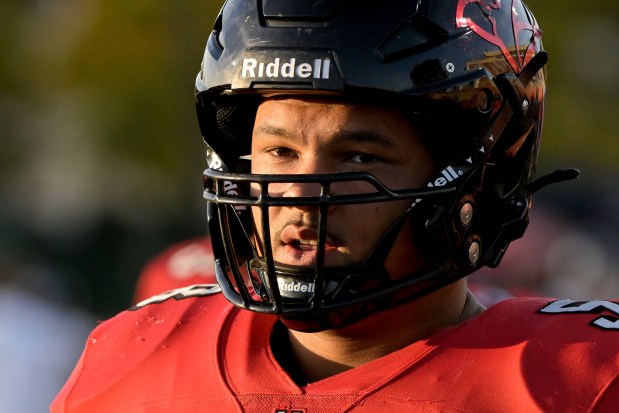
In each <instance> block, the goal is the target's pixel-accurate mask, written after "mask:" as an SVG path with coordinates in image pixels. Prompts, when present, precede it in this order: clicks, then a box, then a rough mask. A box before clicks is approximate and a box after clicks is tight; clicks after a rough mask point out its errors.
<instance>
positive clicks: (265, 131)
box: [254, 123, 397, 148]
mask: <svg viewBox="0 0 619 413" xmlns="http://www.w3.org/2000/svg"><path fill="white" fill-rule="evenodd" d="M254 133H257V134H260V135H270V136H277V137H281V138H286V139H290V140H293V141H294V140H295V134H293V133H290V132H289V131H288V130H287V129H286V128H282V127H279V126H276V125H272V124H269V123H264V124H262V125H259V126H258V127H257V128H256V131H255V132H254ZM335 137H336V138H337V141H338V142H344V143H345V142H347V141H350V142H355V143H373V144H377V145H381V146H385V147H390V148H395V147H397V143H396V142H395V140H394V139H393V138H392V137H390V136H387V135H385V134H383V133H380V132H377V131H374V130H371V129H360V130H354V129H351V130H341V131H339V132H337V133H336V134H335Z"/></svg>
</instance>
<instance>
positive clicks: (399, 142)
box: [251, 98, 434, 274]
mask: <svg viewBox="0 0 619 413" xmlns="http://www.w3.org/2000/svg"><path fill="white" fill-rule="evenodd" d="M251 159H252V173H255V174H330V173H337V172H353V171H355V172H356V171H363V172H369V173H371V174H372V175H374V176H375V177H376V178H378V179H379V180H380V181H381V182H382V183H383V184H385V185H386V186H388V187H389V188H391V189H403V188H417V187H421V186H422V185H424V183H425V182H427V181H428V179H429V178H430V177H431V175H432V173H433V171H434V163H433V161H432V158H431V156H430V154H429V152H428V150H427V149H426V147H425V146H424V145H423V144H422V143H421V140H420V138H419V136H418V135H417V133H416V131H415V129H414V128H413V126H412V124H411V123H410V122H409V121H408V120H407V119H406V118H405V117H404V116H403V115H401V114H400V113H399V112H397V111H395V110H391V109H386V108H384V107H378V106H374V105H366V104H353V103H349V102H346V103H342V102H336V101H331V100H318V99H312V100H308V99H293V98H281V99H276V98H272V99H267V100H266V101H264V102H263V103H262V104H261V105H260V106H259V108H258V112H257V115H256V120H255V125H254V130H253V137H252V153H251ZM319 190H320V188H319V186H318V185H317V184H308V183H304V184H301V183H284V184H271V185H270V186H269V192H270V193H271V195H275V196H283V197H300V196H318V195H319ZM368 192H375V189H373V188H372V187H370V186H369V184H367V183H363V182H346V183H338V184H335V185H334V186H332V193H336V194H352V193H368ZM409 204H410V201H398V202H382V203H372V204H358V205H337V206H331V207H330V209H329V211H328V212H329V215H328V225H327V230H328V231H327V245H326V254H325V257H326V258H325V265H326V266H327V267H333V266H349V265H355V264H359V263H361V262H362V261H363V259H364V258H366V257H367V255H368V254H369V253H370V251H371V249H372V247H373V246H374V245H375V244H376V243H377V242H378V241H379V240H380V238H381V237H382V236H383V235H384V233H385V232H386V230H387V229H388V228H389V227H390V226H391V225H392V224H393V223H394V222H395V221H396V220H397V219H398V218H399V217H400V216H401V215H402V214H403V213H404V211H405V210H406V209H407V207H408V206H409ZM254 219H256V222H260V212H259V211H257V210H256V211H254ZM317 221H318V210H317V208H316V207H277V208H270V209H269V222H270V226H271V243H272V249H273V257H274V260H275V261H276V262H278V263H281V264H286V265H295V266H312V265H313V263H314V261H315V259H316V254H317V252H316V241H317ZM258 232H259V236H261V237H262V234H260V230H258ZM412 244H413V241H412V234H410V233H408V231H403V232H402V233H400V236H399V238H398V240H397V242H396V245H395V247H394V249H393V250H392V253H391V255H390V256H389V260H390V261H391V264H390V265H388V266H387V269H388V270H390V273H392V274H393V272H392V271H396V272H397V271H398V270H400V268H398V267H401V266H406V267H407V268H401V270H402V271H406V272H409V271H411V269H414V268H411V265H413V266H414V265H415V263H414V261H415V254H414V253H413V254H412V255H411V246H412Z"/></svg>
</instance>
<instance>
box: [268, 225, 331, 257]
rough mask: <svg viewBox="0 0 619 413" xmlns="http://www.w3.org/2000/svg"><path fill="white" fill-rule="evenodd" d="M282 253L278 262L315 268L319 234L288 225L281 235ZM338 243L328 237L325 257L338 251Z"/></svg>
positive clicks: (306, 228) (310, 229)
mask: <svg viewBox="0 0 619 413" xmlns="http://www.w3.org/2000/svg"><path fill="white" fill-rule="evenodd" d="M280 241H281V244H280V245H282V246H283V248H281V250H280V251H281V253H280V254H277V255H278V256H277V257H276V261H279V262H281V263H282V264H288V265H298V266H303V267H310V266H313V265H314V264H315V262H316V257H317V255H318V232H317V231H316V230H315V229H313V228H309V227H296V226H293V225H288V226H287V227H286V228H284V231H283V232H282V235H281V240H280ZM337 248H338V243H337V242H335V241H334V240H333V239H332V238H331V237H329V236H327V240H326V243H325V255H328V253H329V252H333V251H335V250H337Z"/></svg>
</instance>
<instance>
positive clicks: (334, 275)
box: [52, 0, 619, 413]
mask: <svg viewBox="0 0 619 413" xmlns="http://www.w3.org/2000/svg"><path fill="white" fill-rule="evenodd" d="M541 35H542V32H541V30H540V28H539V27H538V24H537V22H536V21H535V19H534V17H533V15H532V14H531V11H530V10H529V9H528V8H527V7H525V6H524V5H523V4H522V3H521V1H520V0H508V1H491V0H427V1H420V0H406V1H403V0H399V1H388V0H387V1H380V2H374V1H353V0H323V1H289V0H268V1H267V0H264V1H259V0H229V1H228V2H227V3H226V4H225V5H224V7H223V9H222V11H221V13H220V15H219V16H218V18H217V20H216V22H215V26H214V28H213V31H212V33H211V35H210V37H209V39H208V43H207V46H206V51H205V54H204V60H203V62H202V67H201V71H200V73H199V75H198V77H197V79H196V107H197V113H198V120H199V123H200V127H201V130H202V134H203V136H204V139H205V142H206V149H207V161H208V168H207V169H206V171H205V173H204V187H205V192H204V196H205V198H206V200H207V201H208V217H209V223H210V235H211V240H212V247H213V255H214V267H215V274H216V277H217V284H201V285H195V286H191V287H186V288H182V289H179V290H175V291H170V292H167V293H164V294H161V295H158V296H155V297H153V298H150V299H147V300H144V301H142V302H140V303H139V304H137V305H136V306H134V307H133V308H131V309H130V310H128V311H126V312H123V313H121V314H119V315H118V316H116V317H114V318H112V319H111V320H108V321H106V322H104V323H102V324H101V325H100V326H99V327H98V328H97V329H95V330H94V331H93V332H92V334H91V336H90V337H89V340H88V342H87V345H86V349H85V351H84V353H83V355H82V357H81V359H80V361H79V364H78V366H77V367H76V369H75V371H74V373H73V374H72V376H71V377H70V379H69V381H68V382H67V383H66V385H65V387H64V388H63V389H62V391H61V393H60V394H59V395H58V397H57V398H56V400H55V401H54V403H53V405H52V411H54V412H73V411H76V412H77V411H82V412H109V411H123V412H124V411H127V412H129V411H148V412H178V411H182V412H205V411H214V412H268V413H274V412H278V413H279V412H287V413H291V412H305V413H313V412H344V411H346V412H419V411H445V412H497V411H501V412H536V411H540V412H541V411H544V412H570V411H572V412H583V411H587V412H592V411H597V412H611V411H616V409H617V406H619V321H618V317H619V303H618V302H614V301H587V302H576V301H572V300H557V299H541V298H530V299H522V298H519V299H513V300H506V301H502V302H500V303H498V304H496V305H494V306H492V307H490V308H488V309H485V308H484V307H483V306H482V305H480V304H479V303H478V301H477V300H476V299H475V297H474V296H473V295H472V294H471V293H470V292H469V291H468V289H467V285H466V278H465V277H466V276H467V275H468V274H470V273H472V272H474V271H476V270H477V269H479V268H480V267H482V266H491V267H493V266H497V265H498V264H499V262H500V260H501V257H502V256H503V254H504V253H505V250H506V249H507V247H508V245H509V244H510V242H511V241H513V240H515V239H517V238H519V237H521V236H522V235H523V233H524V231H525V228H526V226H527V223H528V216H529V212H530V209H531V198H532V195H533V194H534V193H535V192H536V191H538V190H539V189H541V188H542V187H544V186H546V185H548V184H550V183H554V182H558V181H562V180H566V179H571V178H573V177H575V175H577V172H576V171H573V170H561V171H556V172H554V173H551V174H549V175H547V176H543V177H538V178H535V165H536V159H537V153H538V148H539V144H540V135H541V127H542V113H543V107H544V95H545V69H544V66H545V64H546V59H547V55H546V53H545V52H544V50H543V48H542V43H541Z"/></svg>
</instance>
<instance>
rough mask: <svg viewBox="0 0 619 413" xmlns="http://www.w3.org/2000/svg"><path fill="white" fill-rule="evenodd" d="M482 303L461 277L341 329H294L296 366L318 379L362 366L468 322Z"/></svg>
mask: <svg viewBox="0 0 619 413" xmlns="http://www.w3.org/2000/svg"><path fill="white" fill-rule="evenodd" d="M481 311H483V306H481V305H480V304H479V303H478V302H477V301H476V300H475V298H474V297H473V296H472V295H467V290H466V283H465V282H464V281H463V280H462V281H461V282H457V283H455V284H452V285H451V286H448V287H445V288H443V289H441V290H439V291H437V292H435V293H433V294H430V295H428V296H426V297H423V298H421V299H418V300H415V301H412V302H410V303H407V304H404V305H401V306H399V307H397V308H395V309H391V310H388V311H383V312H380V313H377V314H374V315H372V316H370V317H368V318H366V319H364V320H362V321H359V322H357V323H355V324H352V325H350V326H347V327H345V328H342V329H338V330H328V331H322V332H319V333H301V332H298V331H292V330H291V331H290V332H289V337H290V346H291V350H292V355H293V360H294V361H295V362H296V366H295V368H296V369H297V370H299V371H300V373H301V374H302V376H303V377H304V381H306V382H308V383H310V382H314V381H318V380H321V379H324V378H327V377H330V376H332V375H335V374H338V373H341V372H344V371H346V370H349V369H352V368H354V367H358V366H360V365H362V364H365V363H367V362H370V361H372V360H375V359H377V358H379V357H382V356H384V355H387V354H389V353H392V352H394V351H396V350H399V349H401V348H404V347H406V346H408V345H410V344H412V343H414V342H416V341H418V340H421V339H424V338H426V337H428V335H430V334H431V333H432V332H433V331H436V330H437V329H440V328H442V327H446V326H449V325H455V324H458V323H460V322H462V321H465V320H467V319H469V318H471V317H473V316H474V315H476V314H479V312H481Z"/></svg>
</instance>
